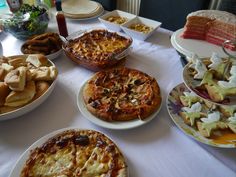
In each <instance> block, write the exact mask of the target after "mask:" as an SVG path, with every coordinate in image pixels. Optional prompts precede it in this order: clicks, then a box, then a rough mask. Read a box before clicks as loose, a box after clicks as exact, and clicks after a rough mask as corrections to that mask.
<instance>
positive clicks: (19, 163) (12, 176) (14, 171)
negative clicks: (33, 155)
mask: <svg viewBox="0 0 236 177" xmlns="http://www.w3.org/2000/svg"><path fill="white" fill-rule="evenodd" d="M66 130H78V131H79V130H84V129H79V128H63V129H60V130H56V131H54V132H51V133H49V134H47V135H45V136H43V137H42V138H40V139H39V140H37V141H36V142H35V143H33V144H32V145H31V146H30V147H29V148H28V149H27V150H26V151H25V152H24V153H23V154H22V155H21V156H20V158H19V159H18V160H17V162H16V164H15V166H14V168H13V169H12V171H11V173H10V175H9V177H18V176H20V173H21V170H22V169H23V166H24V164H25V162H26V160H27V159H28V158H29V155H30V152H31V150H33V149H35V148H36V147H40V146H42V145H43V144H44V143H45V142H46V141H47V140H48V139H49V138H52V137H53V136H55V135H57V134H59V133H62V132H64V131H66ZM93 131H97V130H93ZM97 132H99V131H97ZM99 133H102V132H99ZM102 134H104V133H102ZM104 135H105V134H104ZM105 136H106V137H107V138H108V139H110V140H111V141H112V142H113V143H115V141H113V140H112V139H111V138H110V137H108V136H107V135H105ZM115 144H116V143H115ZM116 146H117V145H116ZM117 147H118V146H117ZM118 148H119V147H118ZM119 150H120V149H119ZM120 151H121V150H120ZM121 153H122V151H121ZM122 154H123V153H122ZM124 158H125V157H124ZM126 164H127V161H126ZM127 173H129V170H128V167H127ZM128 176H129V175H128Z"/></svg>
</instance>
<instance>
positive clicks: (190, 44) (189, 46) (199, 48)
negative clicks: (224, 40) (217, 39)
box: [171, 28, 236, 58]
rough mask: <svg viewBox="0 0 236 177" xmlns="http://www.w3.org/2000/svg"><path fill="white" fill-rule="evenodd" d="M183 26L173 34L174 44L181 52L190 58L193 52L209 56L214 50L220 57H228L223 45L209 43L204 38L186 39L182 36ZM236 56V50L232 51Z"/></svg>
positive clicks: (200, 55) (172, 42)
mask: <svg viewBox="0 0 236 177" xmlns="http://www.w3.org/2000/svg"><path fill="white" fill-rule="evenodd" d="M183 30H184V29H183V28H182V29H179V30H177V31H175V32H174V33H173V34H172V36H171V44H172V46H173V47H174V48H175V49H176V50H177V51H178V52H180V53H182V54H184V55H185V56H187V58H190V57H191V56H192V54H197V55H198V56H199V57H201V58H202V57H209V56H211V54H212V52H216V53H217V54H218V55H219V56H220V57H227V56H228V55H226V54H225V53H224V51H223V49H222V47H221V46H218V45H214V44H211V43H208V42H206V41H203V40H196V39H184V38H182V37H181V34H182V33H183ZM231 54H233V55H235V56H236V52H235V51H234V52H231Z"/></svg>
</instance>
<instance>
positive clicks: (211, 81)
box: [183, 53, 236, 105]
mask: <svg viewBox="0 0 236 177" xmlns="http://www.w3.org/2000/svg"><path fill="white" fill-rule="evenodd" d="M183 78H184V82H185V83H186V85H187V86H188V87H189V88H190V89H191V90H193V91H195V92H196V93H197V94H198V95H199V96H201V97H204V98H207V99H209V100H210V101H213V102H216V103H219V104H231V105H233V104H235V101H234V98H235V97H236V63H235V61H234V60H233V59H230V58H228V59H225V58H221V57H219V56H218V55H217V54H216V53H213V54H212V56H211V57H210V58H205V59H200V58H199V57H198V56H196V55H195V56H193V58H192V59H191V62H190V63H189V64H188V65H186V66H185V68H184V71H183Z"/></svg>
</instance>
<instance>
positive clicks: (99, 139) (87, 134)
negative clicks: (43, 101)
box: [20, 129, 128, 177]
mask: <svg viewBox="0 0 236 177" xmlns="http://www.w3.org/2000/svg"><path fill="white" fill-rule="evenodd" d="M127 173H128V172H127V165H126V162H125V159H124V157H123V155H122V154H121V152H120V150H119V149H118V147H117V146H116V145H115V144H114V143H113V142H112V141H111V140H110V139H109V138H108V137H106V136H105V135H104V134H102V133H100V132H97V131H94V130H76V129H70V130H66V131H63V132H61V133H59V134H57V135H55V136H53V137H52V138H50V139H48V140H47V141H46V142H45V143H44V144H43V145H41V146H40V147H37V148H35V149H33V150H32V151H31V153H30V155H29V157H28V159H27V161H26V163H25V164H24V167H23V169H22V171H21V175H20V177H36V176H40V177H59V176H61V177H62V176H63V177H127V176H128V174H127Z"/></svg>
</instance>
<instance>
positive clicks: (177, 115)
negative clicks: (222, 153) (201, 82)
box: [167, 83, 236, 148]
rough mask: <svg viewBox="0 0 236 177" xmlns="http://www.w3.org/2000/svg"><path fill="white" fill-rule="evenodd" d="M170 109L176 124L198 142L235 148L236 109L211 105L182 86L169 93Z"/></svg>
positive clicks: (168, 105) (168, 102) (168, 107)
mask: <svg viewBox="0 0 236 177" xmlns="http://www.w3.org/2000/svg"><path fill="white" fill-rule="evenodd" d="M167 110H168V112H169V114H170V117H171V118H172V120H173V121H174V122H175V124H176V125H177V126H178V127H179V128H180V129H181V130H182V131H183V132H184V133H185V134H186V135H188V136H190V137H192V138H194V139H195V140H197V141H199V142H202V143H204V144H208V145H211V146H215V147H220V148H235V147H236V106H222V105H217V104H214V103H212V102H209V101H207V100H205V99H202V98H201V97H199V96H198V95H196V94H195V93H194V92H192V91H191V90H189V89H188V88H187V87H186V85H185V84H184V83H181V84H179V85H177V86H176V87H174V88H173V89H172V90H171V91H170V93H169V95H168V97H167Z"/></svg>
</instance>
